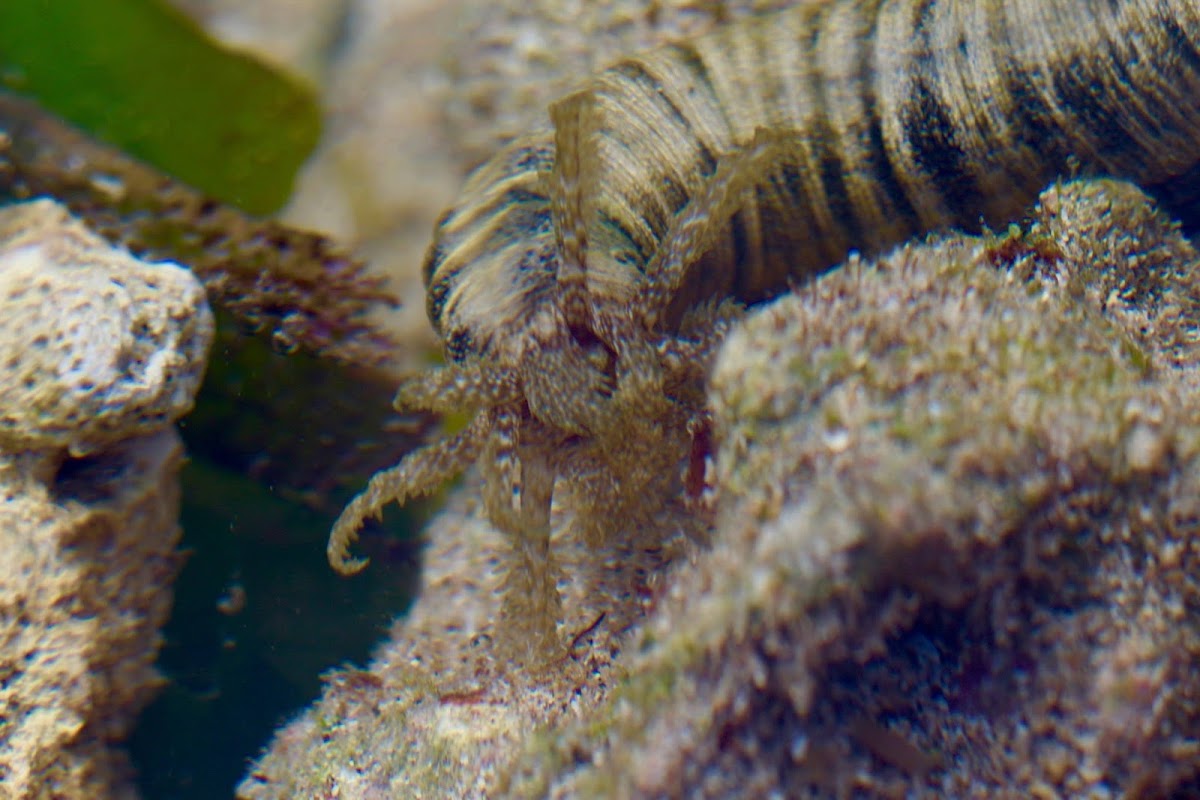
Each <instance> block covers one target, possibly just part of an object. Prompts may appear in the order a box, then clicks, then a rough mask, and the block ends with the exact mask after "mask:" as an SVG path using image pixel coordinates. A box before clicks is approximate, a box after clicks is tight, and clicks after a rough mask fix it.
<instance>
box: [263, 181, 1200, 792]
mask: <svg viewBox="0 0 1200 800" xmlns="http://www.w3.org/2000/svg"><path fill="white" fill-rule="evenodd" d="M1197 266H1198V257H1197V253H1196V251H1195V250H1194V249H1193V248H1192V245H1191V244H1190V243H1189V242H1188V241H1187V240H1186V239H1185V238H1184V237H1183V236H1181V235H1180V233H1179V232H1178V230H1177V229H1176V228H1175V227H1173V226H1171V225H1170V224H1169V223H1168V222H1167V221H1166V220H1165V218H1164V217H1163V216H1162V215H1161V214H1159V213H1158V212H1157V211H1156V210H1155V209H1154V207H1153V205H1152V204H1151V203H1150V202H1149V201H1148V200H1147V198H1146V197H1145V196H1144V195H1142V194H1141V193H1140V192H1139V191H1138V190H1137V189H1135V188H1134V187H1132V186H1129V185H1128V184H1121V183H1114V182H1109V181H1079V182H1072V183H1068V184H1062V185H1056V186H1054V187H1051V188H1049V189H1048V190H1047V191H1046V192H1045V193H1044V194H1043V195H1042V197H1041V200H1040V203H1039V205H1038V207H1037V208H1035V209H1034V210H1033V211H1032V212H1031V216H1030V219H1029V220H1028V221H1027V223H1026V225H1025V226H1024V228H1023V229H1014V230H1012V231H1010V232H1008V233H1007V234H1006V235H992V234H989V235H986V236H983V237H962V236H950V237H946V238H943V239H940V240H937V241H932V242H927V243H925V244H921V245H910V246H907V247H904V248H901V249H899V250H897V251H895V252H893V253H891V254H889V255H887V256H884V257H883V258H881V259H879V260H878V261H877V262H874V263H865V262H861V261H851V262H850V263H848V264H846V265H843V266H842V267H840V268H838V269H836V270H833V271H831V272H830V273H828V274H826V275H824V276H822V277H821V278H819V279H817V280H815V281H814V282H812V283H811V284H809V285H807V286H804V287H801V288H799V289H798V290H797V291H796V292H795V293H793V294H791V295H787V296H785V297H782V298H780V299H778V300H777V301H775V302H773V303H771V304H768V305H766V306H764V307H762V308H760V309H757V310H755V311H754V312H753V313H752V314H750V315H749V316H748V317H747V319H746V320H745V322H744V323H743V324H742V325H741V326H740V327H739V328H738V329H737V330H736V331H735V333H734V334H733V335H732V336H731V337H730V339H729V340H728V341H727V342H726V344H725V346H724V348H723V350H722V352H721V355H720V357H719V361H718V364H717V366H716V368H715V371H714V374H713V375H712V378H711V383H710V400H711V403H712V407H713V414H714V420H715V431H714V448H715V453H714V464H713V469H712V471H711V478H712V481H713V484H714V485H713V491H714V492H715V503H716V508H717V520H716V523H715V526H714V530H713V532H712V536H711V542H710V543H708V544H707V545H706V546H703V547H697V548H690V547H689V548H683V549H681V548H678V547H676V548H668V549H667V550H664V551H658V552H649V551H646V552H634V553H631V554H626V557H627V558H629V559H631V560H633V561H634V562H635V564H634V566H635V567H638V568H640V569H642V570H645V571H647V572H649V573H650V576H649V577H648V578H647V579H646V580H645V581H643V582H641V583H639V582H638V581H632V582H630V583H628V584H627V585H626V586H625V587H624V590H622V589H621V587H619V586H615V585H609V586H607V587H606V588H607V589H608V590H607V591H604V592H595V591H590V590H589V587H590V586H592V585H593V584H588V583H587V582H586V581H579V580H573V581H572V582H571V583H569V584H568V585H567V586H566V587H565V589H564V597H565V604H566V613H567V619H566V620H565V622H564V626H565V629H566V631H567V632H568V634H571V633H574V634H575V639H574V641H573V646H572V648H571V649H570V652H569V654H568V655H567V657H565V658H564V659H563V660H561V662H559V663H557V664H555V665H552V666H551V667H550V668H548V669H546V670H544V671H542V672H539V673H536V674H532V673H527V672H523V671H519V670H514V669H511V668H508V667H507V666H506V665H504V664H503V663H502V662H501V661H500V660H498V659H497V658H496V656H495V650H494V642H493V640H492V636H493V635H494V633H495V630H494V628H493V625H494V621H493V620H494V615H495V611H496V605H497V603H496V597H495V594H494V592H495V581H496V579H495V576H494V574H493V573H494V568H495V565H496V561H497V559H498V558H499V557H500V556H501V554H502V553H503V549H502V547H503V545H502V542H501V540H500V539H499V537H498V536H497V535H496V534H495V533H494V532H492V531H491V530H490V529H489V528H488V527H487V526H486V524H485V523H483V522H481V520H480V514H479V509H478V508H476V507H474V506H473V505H471V502H470V499H471V494H472V492H474V491H477V487H475V486H468V487H467V488H466V489H465V490H464V491H463V492H462V493H460V495H459V496H458V500H457V502H456V503H455V504H453V505H452V506H451V508H450V509H448V510H447V511H446V512H445V513H444V514H443V515H442V517H441V518H440V519H439V520H438V521H436V522H435V524H434V525H433V527H432V530H431V532H430V536H431V546H430V550H429V553H428V556H427V564H428V566H427V572H426V575H425V578H424V586H423V589H422V592H423V593H422V596H421V598H420V600H419V601H418V603H417V605H416V606H415V607H414V610H413V612H412V614H411V616H410V617H409V618H408V619H406V620H402V621H400V622H398V623H397V625H396V628H395V630H394V632H393V639H392V641H391V642H389V643H388V644H387V645H385V646H384V647H383V648H382V649H381V650H380V651H379V653H378V654H377V657H376V659H375V661H374V663H372V664H371V665H370V666H369V668H368V669H367V670H365V671H359V670H354V669H347V670H343V671H339V672H336V673H334V674H333V675H331V676H330V677H329V681H328V685H327V687H326V691H325V694H324V696H323V698H322V699H321V700H320V701H319V702H318V703H317V704H316V706H315V707H314V708H313V709H311V710H310V711H308V712H307V713H305V714H304V715H303V716H301V717H300V718H299V719H297V720H295V721H293V722H292V723H290V724H289V725H287V726H286V727H285V728H284V729H283V730H282V731H281V732H280V733H279V735H278V737H277V738H276V741H275V742H274V744H273V745H272V747H271V749H270V750H269V751H268V752H267V753H266V754H265V755H264V756H263V758H262V759H261V760H260V761H259V762H258V763H257V764H256V765H255V767H254V768H253V770H252V772H251V774H250V776H249V777H248V778H247V779H246V780H245V781H244V782H243V784H242V786H241V787H240V796H242V797H244V798H248V799H249V800H263V799H264V798H277V797H279V798H282V797H296V796H306V797H307V796H340V797H356V798H359V797H361V798H373V797H379V798H384V797H397V796H411V797H442V796H446V797H448V796H455V797H459V796H462V797H489V798H494V797H680V796H687V797H730V798H732V797H771V796H778V797H814V798H818V797H820V798H824V797H831V798H833V797H931V798H933V797H975V796H980V797H982V796H987V797H1001V796H1004V797H1038V798H1049V797H1097V798H1100V797H1103V798H1113V797H1170V796H1183V795H1185V794H1187V793H1188V792H1197V791H1200V744H1198V742H1200V675H1198V674H1197V672H1196V670H1195V669H1194V665H1195V664H1196V663H1197V659H1198V658H1200V613H1198V611H1200V538H1198V535H1200V531H1198V530H1197V525H1198V522H1197V521H1198V520H1200V500H1198V499H1197V498H1200V402H1198V401H1197V400H1196V399H1195V398H1194V392H1193V391H1192V387H1193V386H1194V384H1195V379H1194V375H1195V364H1196V361H1197V358H1198V356H1200V349H1197V326H1198V324H1200V314H1198V313H1197V309H1198V308H1200V305H1198V302H1197V301H1198V300H1200V286H1198V285H1197V276H1198V273H1197ZM664 524H668V525H678V524H680V522H679V521H678V520H676V521H671V520H667V521H665V522H664ZM564 527H565V526H564ZM664 533H665V534H669V533H670V531H669V530H668V531H665V532H664ZM662 538H663V539H664V540H667V541H671V537H670V536H668V535H664V536H663V537H662ZM680 538H681V537H678V536H677V537H675V540H679V539H680ZM557 546H558V545H556V547H557ZM572 546H573V549H572ZM559 552H572V553H573V554H574V558H576V559H578V560H579V561H580V562H581V563H583V564H586V563H587V559H588V557H589V553H588V550H587V548H586V546H585V544H584V543H583V542H576V543H564V544H563V545H562V546H561V547H560V548H559ZM680 552H685V553H687V554H688V555H689V557H687V558H683V557H679V553H680ZM672 556H674V557H672ZM655 559H658V560H659V561H660V562H669V563H654V560H655ZM593 566H595V565H593ZM626 566H629V565H626ZM629 571H630V570H627V572H629ZM637 571H638V570H637V569H634V570H632V572H637ZM567 572H568V574H576V570H575V569H574V568H572V569H569V570H567ZM585 584H586V585H585ZM631 618H632V619H634V620H635V622H634V624H633V625H632V627H630V628H628V629H622V627H623V626H621V625H615V624H613V623H612V621H613V620H615V619H631ZM568 638H569V637H568Z"/></svg>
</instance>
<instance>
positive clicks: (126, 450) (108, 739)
mask: <svg viewBox="0 0 1200 800" xmlns="http://www.w3.org/2000/svg"><path fill="white" fill-rule="evenodd" d="M212 324H213V323H212V316H211V313H210V312H209V310H208V307H207V305H206V303H205V301H204V293H203V290H202V289H201V287H200V285H199V284H198V282H197V281H196V280H195V279H194V278H193V277H192V275H191V274H190V273H189V272H187V271H186V270H184V269H182V268H180V267H177V266H175V265H172V264H157V265H155V264H147V263H144V262H141V261H138V260H136V259H134V258H132V257H131V256H129V255H128V254H127V253H124V252H122V251H117V250H113V249H112V248H110V247H109V246H108V245H107V244H106V243H105V242H104V241H103V240H101V239H99V238H98V237H95V236H93V235H92V234H90V233H88V232H87V231H86V230H85V229H84V228H83V227H82V226H81V225H79V224H78V223H77V222H75V221H74V220H71V219H70V218H68V217H67V215H66V213H65V212H64V211H63V210H62V209H61V207H59V206H57V205H55V204H53V203H51V202H49V201H37V202H33V203H27V204H22V205H15V206H8V207H4V208H2V209H0V551H2V552H3V553H4V558H3V559H0V798H4V800H17V798H22V799H24V798H52V797H53V798H105V797H125V796H131V794H132V790H131V789H130V788H129V778H130V775H129V768H128V765H127V763H126V761H125V759H124V757H123V755H122V754H121V753H120V752H119V750H116V749H114V746H115V745H117V744H119V742H120V741H121V740H122V739H123V738H124V737H125V736H126V735H127V734H128V732H129V729H130V726H131V725H132V723H133V720H134V718H135V716H136V714H137V712H138V711H139V710H140V709H141V708H142V707H143V706H144V705H145V704H146V702H148V701H149V699H150V697H151V696H152V695H153V693H154V691H155V689H156V688H157V686H158V685H159V684H160V682H161V681H160V678H159V677H158V675H157V673H156V672H155V670H154V667H153V663H154V659H155V656H156V653H157V650H158V646H159V643H160V641H159V635H158V628H159V627H160V626H161V625H162V623H163V622H164V621H165V619H166V616H167V613H168V611H169V609H170V603H171V592H170V584H171V581H172V580H173V578H174V576H175V573H176V572H177V570H178V567H179V564H180V560H181V559H180V555H179V554H178V553H177V552H176V550H175V546H176V543H177V541H178V537H179V529H178V524H177V516H178V511H179V488H178V484H177V477H178V469H179V465H180V461H181V458H182V453H181V448H180V444H179V440H178V436H177V435H176V433H175V431H174V430H173V429H172V428H171V427H170V426H171V423H172V422H174V421H175V420H176V419H178V418H179V417H180V416H181V415H182V414H184V413H185V412H186V411H188V410H189V409H190V407H191V404H192V398H193V395H194V393H195V391H196V389H197V388H198V386H199V383H200V379H201V376H202V373H203V369H204V361H205V358H206V356H207V350H208V345H209V342H210V340H211V338H212Z"/></svg>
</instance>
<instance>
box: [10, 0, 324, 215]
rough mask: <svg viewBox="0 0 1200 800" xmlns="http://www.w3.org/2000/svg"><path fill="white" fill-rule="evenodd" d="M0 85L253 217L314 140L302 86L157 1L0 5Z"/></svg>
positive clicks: (27, 0) (271, 206)
mask: <svg viewBox="0 0 1200 800" xmlns="http://www.w3.org/2000/svg"><path fill="white" fill-rule="evenodd" d="M0 87H5V88H9V89H12V90H14V91H17V92H20V93H22V94H25V95H28V96H30V97H33V98H34V99H36V100H38V101H39V102H41V103H42V104H43V105H44V106H46V107H47V108H49V109H51V110H53V111H54V112H56V113H58V114H59V115H61V116H63V117H65V118H66V119H68V120H70V121H72V122H74V123H75V124H77V125H79V126H81V127H83V128H85V129H86V130H88V131H89V132H90V133H92V134H94V135H95V136H97V137H99V138H101V139H103V140H106V141H107V142H109V143H110V144H112V145H115V146H117V147H119V148H120V149H122V150H124V151H126V152H128V153H130V154H131V155H134V156H137V157H139V158H141V159H144V160H145V161H147V162H149V163H151V164H152V165H154V166H156V167H158V168H159V169H161V170H163V171H164V172H167V173H169V174H171V175H173V176H174V177H176V178H178V179H180V180H182V181H183V182H185V183H188V184H190V185H192V186H195V187H196V188H198V189H201V190H202V191H204V192H206V193H207V194H209V195H212V196H214V197H218V198H220V199H222V200H224V201H226V202H229V203H233V204H234V205H237V206H239V207H240V208H242V209H243V210H245V211H248V212H250V213H252V214H267V213H270V212H272V211H275V210H277V209H278V208H279V207H280V206H282V205H283V203H284V202H285V201H286V199H287V197H288V196H289V195H290V193H291V189H292V181H293V178H294V176H295V173H296V170H297V169H298V168H299V166H300V165H301V164H302V163H303V161H304V159H305V158H307V156H308V154H309V153H310V152H311V151H312V149H313V147H314V146H315V145H316V142H317V139H318V137H319V135H320V127H321V115H320V110H319V107H318V105H317V102H316V98H315V96H314V93H313V92H312V90H311V89H309V88H308V87H306V86H305V85H304V84H302V83H301V82H299V81H296V80H294V79H291V78H288V77H286V76H284V75H282V74H280V73H279V72H276V71H275V70H273V69H270V68H268V67H267V66H265V65H264V64H262V63H260V62H259V61H257V60H255V59H254V58H252V57H250V56H248V55H244V54H241V53H237V52H234V51H231V50H228V49H225V48H223V47H220V46H218V45H217V44H216V43H214V42H213V41H212V40H210V39H209V38H208V37H207V36H205V35H204V33H203V32H202V31H201V30H200V29H199V28H198V27H197V26H196V25H195V24H193V23H192V22H191V21H190V20H189V19H188V18H187V17H185V16H184V15H183V14H181V13H180V12H178V11H176V10H175V9H173V8H171V7H170V6H169V5H167V4H166V3H164V2H160V1H159V0H104V2H96V1H95V0H11V1H10V2H4V3H0Z"/></svg>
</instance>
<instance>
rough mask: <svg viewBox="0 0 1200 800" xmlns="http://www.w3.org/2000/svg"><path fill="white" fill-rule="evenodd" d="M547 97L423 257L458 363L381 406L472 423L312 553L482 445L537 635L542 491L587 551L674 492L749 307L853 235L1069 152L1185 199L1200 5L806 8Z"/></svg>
mask: <svg viewBox="0 0 1200 800" xmlns="http://www.w3.org/2000/svg"><path fill="white" fill-rule="evenodd" d="M550 117H551V121H552V123H553V124H552V126H550V127H547V128H544V129H541V130H537V131H534V132H531V133H530V134H529V135H527V136H525V137H523V138H521V139H518V140H516V141H514V142H513V143H511V144H510V145H509V146H508V147H506V148H505V149H504V150H502V151H501V152H499V153H498V154H497V155H496V156H495V157H494V158H493V159H492V160H491V161H490V162H488V163H486V164H484V165H483V166H482V167H480V168H479V169H478V170H477V171H476V172H475V173H474V174H473V175H472V176H471V177H470V178H469V180H468V182H467V184H466V185H465V187H464V189H463V192H462V196H461V200H460V202H459V203H458V204H457V205H456V206H454V207H453V208H451V209H450V210H449V211H447V212H446V213H445V214H444V215H443V217H442V219H441V220H440V221H439V224H438V228H437V230H436V233H435V239H434V242H433V245H432V246H431V248H430V250H429V254H428V256H427V261H426V264H425V279H426V283H427V286H428V295H427V304H428V311H429V315H430V319H431V320H432V322H433V324H434V327H435V329H436V330H437V332H438V334H439V335H440V336H441V337H442V340H443V342H444V343H445V348H446V354H447V358H448V361H449V363H448V364H447V366H445V367H444V368H441V369H436V370H433V371H430V372H429V373H426V374H424V375H421V376H418V377H416V378H413V379H411V380H409V381H407V382H406V383H405V384H403V385H402V386H401V388H400V391H399V393H398V395H397V404H398V405H399V406H402V407H407V408H424V409H432V410H461V409H463V408H472V409H475V410H476V414H475V417H474V419H473V421H472V422H471V424H470V425H469V426H468V427H467V428H466V429H465V430H464V431H462V432H461V433H459V434H458V435H456V436H453V437H450V438H448V439H446V440H444V441H441V442H438V443H434V444H432V445H429V446H428V447H426V448H424V449H422V450H419V451H417V452H415V453H413V454H411V455H410V456H408V457H407V458H406V459H405V460H404V461H402V462H401V463H400V464H398V465H397V466H396V467H394V468H393V469H391V470H388V471H386V472H383V473H380V474H379V475H377V476H376V477H375V478H374V479H373V480H372V481H371V484H370V486H369V487H368V489H367V490H366V491H365V492H364V493H363V494H362V495H360V496H359V497H358V498H356V499H355V500H354V501H353V502H352V503H351V505H350V506H349V507H348V508H347V509H346V511H345V512H343V515H342V517H341V518H340V519H339V521H338V523H337V525H336V526H335V529H334V532H333V534H332V536H331V538H330V545H329V557H330V561H331V563H332V564H333V565H334V566H335V568H337V569H339V570H341V571H354V570H356V569H358V568H360V567H361V566H362V564H363V563H364V562H362V561H357V560H355V561H352V560H348V559H347V548H348V545H349V544H350V543H351V542H352V540H353V538H354V536H355V535H356V532H357V530H358V528H359V526H360V525H361V523H362V521H363V519H364V518H366V517H367V516H370V515H374V514H377V513H378V512H379V509H380V508H381V507H382V505H383V504H385V503H387V502H389V501H391V500H397V501H399V502H403V501H404V500H405V499H406V498H408V497H411V496H414V495H418V494H422V493H426V492H429V491H432V490H433V489H434V488H436V487H437V486H438V485H440V484H441V483H442V482H443V481H444V480H446V479H447V478H448V477H450V476H452V475H454V474H456V473H457V472H459V471H461V470H463V469H464V468H465V467H467V466H469V465H470V464H471V463H473V462H475V461H478V462H479V463H480V465H481V469H482V472H483V479H484V502H485V507H486V509H487V512H488V515H489V517H490V519H491V520H492V521H493V522H494V523H495V524H496V525H497V527H499V528H500V529H501V530H502V531H504V532H505V533H507V534H508V535H509V536H511V537H512V540H513V542H514V547H513V552H514V555H513V563H512V564H510V565H509V573H508V576H507V578H508V580H507V584H506V597H505V617H506V618H513V619H514V620H515V619H519V620H520V621H519V622H518V623H517V627H518V628H521V629H522V630H521V631H520V632H521V633H522V634H525V635H526V636H528V637H531V641H532V644H531V646H532V647H534V648H538V647H542V646H544V645H550V644H551V643H552V642H553V641H554V639H555V623H554V621H555V619H557V615H558V607H557V605H556V604H557V600H556V590H555V581H556V580H557V575H556V571H555V569H554V567H553V560H552V558H551V557H550V553H549V539H550V504H551V498H552V497H553V496H556V493H562V494H565V495H567V496H569V497H570V498H571V499H572V500H573V501H574V503H573V507H574V508H575V510H576V524H577V525H579V526H581V528H582V531H583V534H582V535H585V536H588V537H589V541H595V542H597V543H598V544H603V543H604V542H606V541H609V540H610V539H611V537H613V536H616V535H619V536H621V537H628V536H631V535H635V534H631V533H630V529H631V526H633V527H636V525H637V524H638V522H637V521H638V520H640V519H643V518H645V517H646V516H647V515H649V514H651V513H653V512H652V511H651V510H649V507H650V505H652V504H651V503H650V501H648V500H647V499H646V498H647V497H648V496H652V495H657V494H660V493H667V494H670V493H671V492H674V493H675V494H678V493H679V490H678V484H679V483H680V482H679V480H678V476H677V475H675V476H674V477H673V478H672V479H670V480H668V479H667V478H665V477H663V475H670V474H672V473H677V472H678V465H679V463H680V461H681V459H685V458H686V457H687V453H688V447H689V442H691V441H693V440H694V439H695V435H696V432H697V431H698V430H700V429H701V428H702V427H703V418H704V400H703V380H704V376H705V370H706V368H707V364H708V361H709V357H710V354H711V353H712V351H713V349H714V348H715V346H716V345H717V344H718V343H719V342H720V340H721V338H722V336H723V334H724V331H725V330H726V329H727V327H728V325H729V324H730V323H731V321H732V320H733V319H734V317H735V316H736V313H737V308H739V307H740V306H741V305H744V304H749V303H753V302H756V301H759V300H762V299H764V298H768V297H770V296H772V295H774V294H777V293H778V292H780V291H782V290H783V289H784V288H785V287H786V286H787V285H788V284H789V282H799V281H802V280H804V279H805V278H806V277H808V276H811V275H814V274H816V273H818V272H820V271H822V270H824V269H827V268H829V267H830V266H832V265H834V264H836V263H838V262H839V261H841V260H842V259H843V258H844V257H845V256H846V255H847V254H848V253H849V252H851V251H852V250H858V251H862V252H865V253H877V252H879V251H881V250H883V249H886V248H888V247H891V246H894V245H897V244H900V243H902V242H903V241H904V240H906V239H908V238H910V237H911V236H913V235H916V234H918V233H921V232H925V231H932V230H939V229H946V228H951V227H961V228H967V229H978V228H979V226H980V224H981V222H982V223H987V224H990V225H998V224H1003V223H1005V222H1007V221H1009V220H1011V219H1013V218H1014V217H1016V216H1017V215H1018V214H1019V213H1020V212H1021V210H1022V209H1023V208H1024V207H1026V206H1027V205H1028V204H1029V203H1030V202H1031V201H1032V200H1033V199H1034V198H1035V197H1036V195H1037V193H1038V191H1040V190H1041V189H1042V188H1043V187H1044V186H1045V185H1046V184H1047V183H1048V182H1049V181H1051V180H1053V179H1054V178H1055V177H1056V176H1058V175H1061V174H1063V173H1065V172H1070V171H1072V170H1076V169H1082V170H1085V171H1089V172H1095V173H1099V174H1110V175H1115V176H1120V177H1127V178H1131V179H1133V180H1135V181H1137V182H1139V183H1140V184H1141V185H1142V186H1143V187H1145V188H1147V189H1149V190H1150V191H1152V192H1158V193H1159V194H1160V195H1161V196H1163V197H1165V198H1166V199H1168V201H1174V202H1175V210H1176V211H1177V212H1182V213H1186V212H1188V211H1190V210H1191V209H1190V206H1191V205H1192V199H1193V198H1192V197H1191V195H1192V192H1193V191H1194V190H1192V189H1191V186H1192V185H1193V184H1197V178H1198V176H1200V168H1198V167H1197V164H1198V163H1200V0H810V1H809V2H803V3H801V4H799V5H798V6H797V7H795V8H793V9H789V10H786V11H782V12H777V13H774V14H770V15H764V16H759V17H751V18H747V19H744V20H740V21H738V22H736V23H731V24H729V25H727V26H725V27H723V28H721V29H718V30H716V31H714V32H712V33H710V34H707V35H705V36H702V37H699V38H696V39H692V40H686V41H680V42H677V43H674V44H671V45H668V46H666V47H663V48H660V49H658V50H655V51H652V52H649V53H645V54H641V55H637V56H632V57H628V58H625V59H623V60H621V61H619V62H618V63H616V64H613V65H612V66H611V67H610V68H608V69H606V70H604V71H602V72H600V73H598V74H596V75H594V76H592V77H591V78H590V79H589V80H587V81H586V82H585V83H584V84H583V85H581V86H580V87H578V88H577V90H576V91H574V92H572V93H570V94H569V95H567V96H566V97H564V98H562V99H561V100H559V101H558V102H556V103H555V104H554V105H552V106H551V109H550ZM1198 185H1200V184H1198ZM656 476H657V477H656ZM556 483H557V486H556ZM642 512H644V513H642ZM639 514H641V516H639ZM631 520H632V522H631ZM618 528H620V530H617V529H618Z"/></svg>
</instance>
